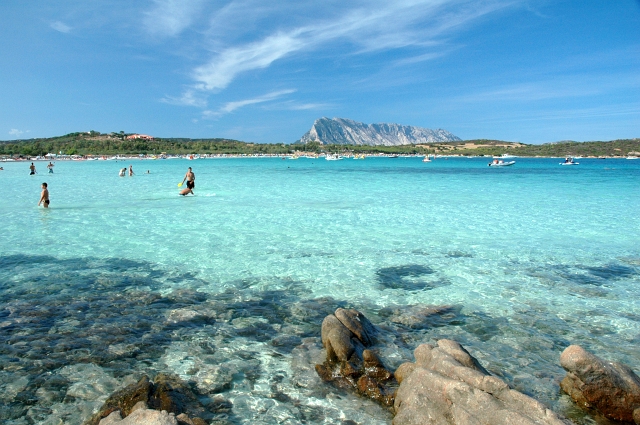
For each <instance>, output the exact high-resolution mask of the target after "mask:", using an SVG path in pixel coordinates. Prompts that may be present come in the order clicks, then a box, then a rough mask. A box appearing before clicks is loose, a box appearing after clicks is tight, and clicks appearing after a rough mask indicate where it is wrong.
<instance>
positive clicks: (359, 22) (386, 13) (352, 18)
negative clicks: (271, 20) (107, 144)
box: [166, 0, 514, 92]
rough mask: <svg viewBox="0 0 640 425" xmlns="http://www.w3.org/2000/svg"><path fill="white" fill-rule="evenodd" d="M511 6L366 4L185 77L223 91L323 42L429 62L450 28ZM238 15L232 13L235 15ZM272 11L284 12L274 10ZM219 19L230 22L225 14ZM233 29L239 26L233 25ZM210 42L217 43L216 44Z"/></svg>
mask: <svg viewBox="0 0 640 425" xmlns="http://www.w3.org/2000/svg"><path fill="white" fill-rule="evenodd" d="M166 1H168V0H166ZM235 3H236V2H232V3H231V5H234V4H235ZM513 3H514V2H513V1H501V0H485V1H481V2H477V1H476V2H471V1H469V0H398V1H396V2H390V3H383V2H379V1H374V2H368V3H366V4H364V5H363V6H361V7H360V8H353V9H351V10H347V11H345V12H344V13H339V12H340V11H338V12H336V13H337V14H339V15H340V17H338V18H324V20H322V19H321V20H320V21H319V22H316V23H314V24H310V25H309V24H306V25H305V24H302V25H300V24H298V25H294V26H292V28H289V29H279V30H277V31H273V32H271V33H268V34H266V35H263V36H262V37H261V38H259V39H254V40H251V41H248V42H244V43H236V44H235V45H231V46H227V47H222V48H217V49H215V50H216V53H214V54H213V55H212V56H211V58H210V59H209V60H208V61H207V62H206V63H204V64H202V65H200V66H197V67H196V68H195V69H194V70H193V72H192V74H191V76H192V78H193V79H194V80H195V82H196V84H195V86H194V89H195V90H199V91H203V92H216V91H220V90H223V89H225V88H226V87H228V86H229V84H231V83H232V82H233V81H234V80H235V79H236V78H237V77H238V76H239V75H241V74H243V73H247V72H250V71H255V70H260V69H266V68H268V67H270V66H271V65H272V64H273V63H274V62H276V61H278V60H281V59H283V58H286V57H290V56H293V55H294V54H296V53H302V52H308V51H313V50H314V49H317V48H319V47H320V46H323V45H327V44H333V45H335V46H336V47H338V48H339V49H340V51H341V52H342V53H343V54H347V55H349V54H363V53H375V52H379V51H385V50H391V49H401V48H406V47H418V48H422V49H425V48H431V51H428V52H426V53H422V54H419V55H414V57H413V58H410V59H408V60H407V61H406V63H405V64H410V63H416V62H424V61H428V60H432V59H435V58H437V57H440V56H443V55H446V54H448V53H449V52H450V51H451V50H452V49H451V48H450V47H448V48H447V49H446V50H445V49H442V48H440V47H439V46H440V45H441V44H442V42H441V41H440V40H439V39H440V38H442V37H444V36H445V35H447V34H448V33H450V32H451V31H452V30H454V29H455V28H458V27H461V26H463V25H464V24H467V23H469V22H470V21H472V20H476V19H479V18H480V17H482V16H484V15H487V14H489V13H492V12H494V11H496V10H499V9H502V8H505V7H507V6H510V5H511V4H513ZM230 9H234V8H233V7H231V6H229V7H227V9H226V10H227V12H228V10H230ZM236 9H237V8H236ZM239 13H240V11H239V10H236V12H235V14H236V15H237V14H239ZM274 13H277V14H285V13H286V12H285V11H284V10H280V11H276V12H274ZM225 18H226V19H227V20H233V19H234V17H233V16H229V15H228V14H226V15H225ZM235 19H240V18H237V17H236V18H235ZM216 24H217V23H216V22H214V23H212V25H216ZM222 25H224V23H222ZM226 25H228V23H226ZM236 25H239V23H238V22H236ZM216 44H218V45H219V44H220V43H219V41H218V40H216Z"/></svg>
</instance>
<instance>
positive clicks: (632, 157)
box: [627, 155, 640, 159]
mask: <svg viewBox="0 0 640 425" xmlns="http://www.w3.org/2000/svg"><path fill="white" fill-rule="evenodd" d="M627 159H640V157H637V156H634V155H629V156H628V157H627Z"/></svg>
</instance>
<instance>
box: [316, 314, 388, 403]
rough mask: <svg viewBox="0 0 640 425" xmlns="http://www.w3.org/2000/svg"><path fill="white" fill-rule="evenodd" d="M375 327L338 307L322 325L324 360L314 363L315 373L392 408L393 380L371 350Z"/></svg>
mask: <svg viewBox="0 0 640 425" xmlns="http://www.w3.org/2000/svg"><path fill="white" fill-rule="evenodd" d="M377 332H378V331H377V330H376V328H375V326H374V325H373V324H372V323H371V322H370V321H369V320H368V319H367V318H366V317H365V316H364V315H363V314H362V313H360V312H359V311H357V310H353V309H352V310H345V309H342V308H339V309H337V310H336V312H335V315H333V314H330V315H328V316H327V317H325V319H324V321H323V322H322V344H323V345H324V347H325V348H326V350H327V356H326V360H325V361H324V363H322V364H316V372H317V374H318V375H319V376H320V377H321V378H322V379H323V380H324V381H326V382H331V383H333V384H334V385H336V386H337V387H339V388H344V389H350V390H355V391H356V392H358V393H359V394H361V395H364V396H366V397H369V398H371V399H373V400H376V401H378V402H380V403H382V404H383V405H385V406H387V407H391V406H392V405H393V393H394V389H395V379H394V377H393V373H392V372H391V371H389V370H388V369H387V368H386V367H385V366H384V365H383V363H382V361H381V360H380V359H379V358H378V356H377V355H376V354H375V353H374V352H373V351H371V350H368V349H365V347H369V346H371V345H372V344H373V342H374V339H375V335H376V334H377Z"/></svg>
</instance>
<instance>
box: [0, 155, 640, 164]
mask: <svg viewBox="0 0 640 425" xmlns="http://www.w3.org/2000/svg"><path fill="white" fill-rule="evenodd" d="M326 156H327V155H325V154H321V155H318V156H314V157H312V156H311V155H304V154H301V155H295V154H286V155H281V154H264V155H250V154H216V155H213V154H202V155H166V156H165V157H162V158H161V157H157V156H154V155H145V156H139V155H137V156H117V155H116V156H113V155H110V156H107V155H103V156H100V157H97V156H96V155H85V156H80V155H72V156H68V155H64V156H56V157H46V158H44V157H30V158H0V162H36V161H37V162H47V161H133V160H139V161H143V160H145V161H148V160H151V161H155V160H166V159H186V160H197V159H242V158H258V159H292V160H293V159H324V158H325V157H326ZM427 156H428V155H424V154H411V155H402V154H367V155H365V157H364V158H354V155H353V154H350V155H349V154H345V155H343V156H341V157H342V159H365V158H390V159H395V158H424V157H427ZM435 158H436V159H438V158H464V159H475V158H484V159H492V158H500V157H497V156H493V155H435ZM515 158H518V159H563V158H566V157H565V156H517V155H515V156H510V157H508V159H515ZM572 158H574V159H600V160H603V159H625V160H633V159H640V158H638V157H633V156H574V157H572Z"/></svg>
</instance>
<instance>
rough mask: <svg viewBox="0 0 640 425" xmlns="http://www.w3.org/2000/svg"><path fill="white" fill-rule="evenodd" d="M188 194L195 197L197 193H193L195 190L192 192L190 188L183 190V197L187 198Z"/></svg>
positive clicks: (181, 192) (181, 193)
mask: <svg viewBox="0 0 640 425" xmlns="http://www.w3.org/2000/svg"><path fill="white" fill-rule="evenodd" d="M188 194H192V195H195V193H193V190H191V188H189V187H187V188H185V189H182V190H181V191H180V195H182V196H187V195H188Z"/></svg>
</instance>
